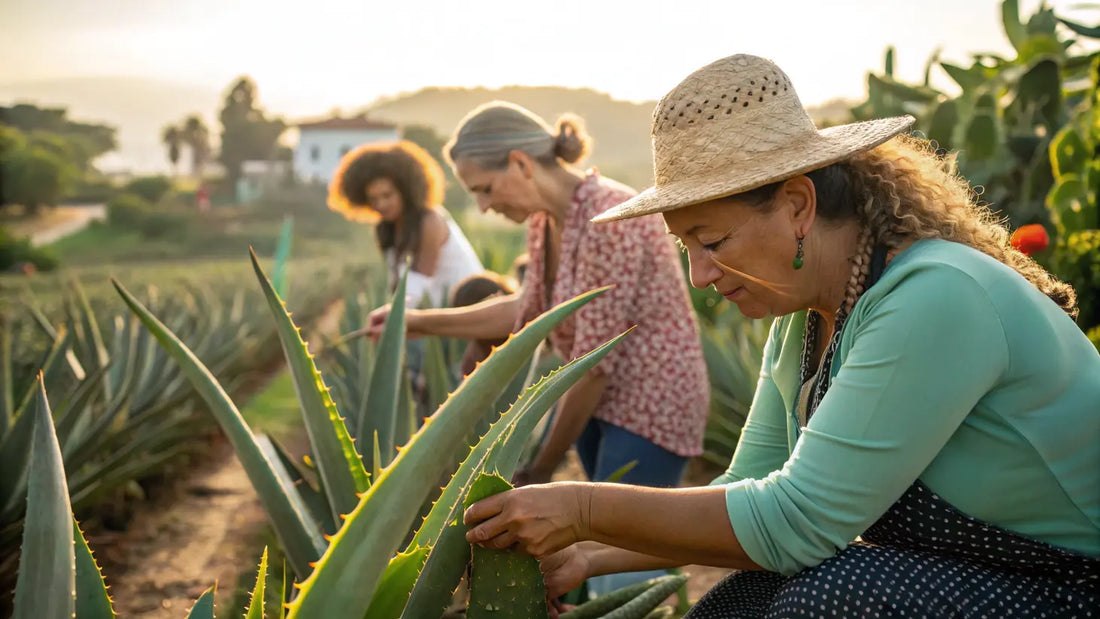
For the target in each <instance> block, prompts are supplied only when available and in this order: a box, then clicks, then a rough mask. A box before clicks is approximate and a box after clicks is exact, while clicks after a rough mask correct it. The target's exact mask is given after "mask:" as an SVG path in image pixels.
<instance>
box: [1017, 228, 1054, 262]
mask: <svg viewBox="0 0 1100 619" xmlns="http://www.w3.org/2000/svg"><path fill="white" fill-rule="evenodd" d="M1047 245H1050V237H1049V236H1047V229H1046V228H1044V227H1043V226H1042V225H1040V224H1028V225H1026V226H1020V227H1019V228H1017V229H1016V231H1015V232H1013V233H1012V246H1013V247H1015V248H1016V249H1018V250H1020V251H1021V252H1023V253H1025V254H1027V255H1029V256H1030V255H1032V254H1035V253H1037V252H1041V251H1043V250H1044V249H1046V248H1047Z"/></svg>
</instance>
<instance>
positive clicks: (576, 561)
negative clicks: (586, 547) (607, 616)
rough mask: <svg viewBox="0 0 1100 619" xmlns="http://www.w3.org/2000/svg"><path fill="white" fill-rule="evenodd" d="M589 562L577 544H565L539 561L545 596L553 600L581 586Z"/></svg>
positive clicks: (586, 573) (589, 566) (587, 570)
mask: <svg viewBox="0 0 1100 619" xmlns="http://www.w3.org/2000/svg"><path fill="white" fill-rule="evenodd" d="M590 568H591V564H590V563H589V561H588V555H586V554H585V553H584V551H583V550H582V549H581V547H580V545H579V544H573V545H572V546H566V547H565V548H562V549H561V550H559V551H557V552H555V553H553V554H551V555H548V556H546V557H544V558H543V559H542V560H541V561H539V569H540V570H541V571H542V579H543V582H544V583H546V597H548V598H550V599H551V600H554V599H556V598H558V597H560V596H563V595H565V594H566V593H569V592H570V591H572V590H574V589H576V588H577V587H579V586H581V583H583V582H584V581H585V579H587V578H588V576H589V569H590Z"/></svg>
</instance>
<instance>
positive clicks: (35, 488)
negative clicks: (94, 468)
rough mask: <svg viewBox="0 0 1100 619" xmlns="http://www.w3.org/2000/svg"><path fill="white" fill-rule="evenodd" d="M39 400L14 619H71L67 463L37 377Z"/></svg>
mask: <svg viewBox="0 0 1100 619" xmlns="http://www.w3.org/2000/svg"><path fill="white" fill-rule="evenodd" d="M38 386H39V389H38V396H37V397H36V398H35V402H34V407H33V408H32V410H31V411H29V412H28V413H27V414H29V415H33V416H34V436H33V438H32V439H31V441H32V445H33V447H32V450H31V462H30V471H29V472H28V481H27V513H29V514H34V517H33V518H27V519H26V520H25V521H24V525H23V545H22V547H21V554H20V557H19V576H18V580H17V581H16V584H15V614H14V615H13V617H14V619H70V618H71V617H72V616H73V613H74V612H76V604H75V596H74V591H75V589H76V557H75V554H74V552H73V516H72V508H71V506H70V505H69V488H68V485H67V483H66V481H65V463H64V462H63V461H62V460H61V446H60V445H58V443H57V435H56V434H54V430H53V418H52V417H51V415H50V404H49V401H48V400H47V399H46V390H45V389H44V388H43V385H42V375H41V373H40V374H39V375H38Z"/></svg>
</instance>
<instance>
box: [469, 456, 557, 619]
mask: <svg viewBox="0 0 1100 619" xmlns="http://www.w3.org/2000/svg"><path fill="white" fill-rule="evenodd" d="M511 489H512V485H511V484H509V483H508V482H507V481H505V480H504V478H502V477H501V476H499V475H489V474H486V473H482V474H481V475H480V476H478V478H477V480H476V481H474V484H473V486H472V487H471V488H470V492H469V494H467V495H466V501H465V506H466V507H469V506H470V505H473V504H474V503H476V502H478V501H480V500H481V499H484V498H486V497H490V496H493V495H494V494H499V493H501V492H504V491H506V490H511ZM471 555H472V558H471V566H470V601H469V604H468V605H467V606H466V616H467V617H468V618H469V619H511V618H513V617H514V618H515V619H530V618H532V617H548V613H547V611H546V587H545V585H544V584H543V581H542V573H541V572H540V571H539V563H538V561H536V560H535V559H534V558H533V557H530V556H527V555H525V554H522V553H520V552H516V551H514V550H493V549H491V548H483V547H481V546H478V545H476V544H475V545H473V546H472V547H471Z"/></svg>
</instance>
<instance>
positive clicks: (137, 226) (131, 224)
mask: <svg viewBox="0 0 1100 619" xmlns="http://www.w3.org/2000/svg"><path fill="white" fill-rule="evenodd" d="M107 223H108V224H110V225H111V226H112V227H114V228H117V229H120V230H133V231H135V232H140V233H141V235H142V236H143V237H145V238H148V239H169V238H172V239H184V238H187V237H188V236H189V235H190V233H191V230H192V228H193V222H192V217H191V216H190V214H188V213H186V212H181V211H176V210H171V209H167V208H153V206H152V205H150V204H149V202H148V201H146V200H145V199H144V198H142V197H141V196H138V195H136V194H132V193H121V194H119V195H117V196H115V197H114V198H112V199H111V201H110V202H108V203H107Z"/></svg>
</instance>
